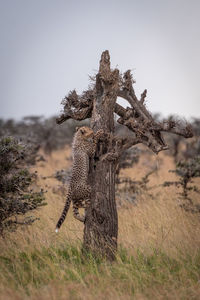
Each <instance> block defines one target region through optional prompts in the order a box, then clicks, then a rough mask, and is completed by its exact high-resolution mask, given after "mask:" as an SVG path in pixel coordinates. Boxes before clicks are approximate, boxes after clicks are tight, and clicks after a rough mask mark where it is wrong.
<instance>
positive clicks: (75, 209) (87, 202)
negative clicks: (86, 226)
mask: <svg viewBox="0 0 200 300" xmlns="http://www.w3.org/2000/svg"><path fill="white" fill-rule="evenodd" d="M89 206H90V199H86V200H85V204H84V205H83V206H82V207H83V208H85V209H86V208H88V207H89ZM79 208H80V206H77V205H75V204H74V205H73V215H74V218H75V219H77V220H79V221H81V222H85V218H86V215H85V213H84V215H82V216H81V215H80V213H79Z"/></svg>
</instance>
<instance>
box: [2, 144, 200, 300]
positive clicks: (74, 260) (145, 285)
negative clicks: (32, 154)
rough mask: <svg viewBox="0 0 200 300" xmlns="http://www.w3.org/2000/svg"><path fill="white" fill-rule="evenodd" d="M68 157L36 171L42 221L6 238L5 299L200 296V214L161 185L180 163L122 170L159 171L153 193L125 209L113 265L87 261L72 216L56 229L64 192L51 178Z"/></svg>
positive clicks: (62, 154)
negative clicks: (43, 202)
mask: <svg viewBox="0 0 200 300" xmlns="http://www.w3.org/2000/svg"><path fill="white" fill-rule="evenodd" d="M69 156H70V149H69V148H66V149H64V150H59V151H56V152H54V153H52V155H51V156H47V157H46V162H40V163H38V165H37V166H36V167H35V168H34V170H37V172H38V176H39V178H38V182H37V184H38V186H39V187H42V188H44V189H45V190H47V193H46V199H47V202H48V205H47V206H45V207H43V208H42V209H41V210H40V211H39V212H37V216H38V217H39V218H40V220H39V221H37V222H35V223H34V224H33V225H32V226H30V227H24V228H19V229H18V230H17V232H15V233H9V235H7V237H6V238H2V239H1V240H0V299H2V300H4V299H8V300H10V299H12V300H14V299H17V300H18V299H34V300H35V299H39V300H40V299H44V300H47V299H52V300H54V299H57V300H64V299H72V300H73V299H88V300H90V299H200V226H199V225H200V217H199V215H197V214H191V213H188V212H185V211H184V210H183V209H181V208H180V206H179V202H178V196H177V190H176V188H175V187H170V188H161V187H159V186H158V185H159V184H160V183H162V182H163V181H165V180H172V179H176V177H175V174H172V173H169V172H168V170H169V169H172V168H174V163H173V160H172V159H171V158H170V157H168V156H166V155H164V154H163V153H160V154H159V156H152V155H151V156H149V155H148V154H145V155H143V156H142V157H141V159H140V162H139V164H138V165H136V166H135V167H134V168H133V169H127V170H124V171H123V173H122V175H127V176H130V177H132V178H135V179H140V178H142V176H144V174H146V172H147V171H149V170H150V169H151V168H152V167H154V166H157V172H155V173H154V174H153V175H152V176H151V180H150V182H149V184H148V186H149V187H150V186H152V187H154V189H152V190H151V194H152V196H150V195H149V194H148V193H147V192H145V191H144V192H143V193H142V194H141V195H140V197H139V201H138V203H137V205H133V204H129V203H124V205H123V206H121V207H119V209H118V214H119V251H118V254H117V260H116V262H114V263H112V264H111V263H109V262H106V261H104V260H100V259H95V258H93V257H92V256H91V255H90V254H89V253H88V254H87V255H86V256H82V254H81V241H82V235H83V225H82V224H81V223H80V222H78V221H76V220H74V219H73V217H72V214H71V211H70V213H69V215H68V217H67V219H66V221H65V223H64V225H63V227H62V229H61V230H60V232H59V234H56V233H55V232H54V229H55V224H56V221H57V219H58V217H59V215H60V213H61V210H62V208H63V204H64V197H63V192H64V191H63V187H62V185H61V184H60V183H59V182H58V181H57V180H56V179H55V178H52V177H49V176H51V175H52V174H53V173H55V171H56V170H59V169H61V168H68V167H69V165H70V162H69V160H67V158H68V157H69ZM199 183H200V182H199V181H196V184H197V185H199ZM191 197H192V198H193V199H195V201H196V202H200V200H199V199H198V197H197V195H195V194H191Z"/></svg>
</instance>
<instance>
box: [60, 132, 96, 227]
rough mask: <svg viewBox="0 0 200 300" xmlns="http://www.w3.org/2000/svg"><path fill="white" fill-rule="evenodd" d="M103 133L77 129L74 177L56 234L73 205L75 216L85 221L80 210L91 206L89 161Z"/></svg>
mask: <svg viewBox="0 0 200 300" xmlns="http://www.w3.org/2000/svg"><path fill="white" fill-rule="evenodd" d="M101 134H102V131H101V130H99V131H98V132H97V133H96V134H94V132H93V130H92V129H91V128H89V127H86V126H84V127H80V128H78V129H77V131H76V133H75V135H74V138H73V143H72V156H73V167H72V176H71V179H70V183H69V189H68V194H67V199H66V203H65V206H64V209H63V212H62V215H61V217H60V219H59V220H58V223H57V225H56V232H58V229H59V228H60V226H61V225H62V223H63V222H64V220H65V217H66V215H67V212H68V210H69V207H70V203H71V201H72V203H73V215H74V217H75V218H76V219H78V220H79V221H81V222H84V221H85V216H81V215H80V214H79V211H78V209H79V208H81V207H83V208H86V207H88V206H89V204H90V196H91V187H90V186H89V185H88V173H89V159H90V157H92V156H93V155H94V154H95V149H96V144H97V141H98V138H99V137H100V136H101Z"/></svg>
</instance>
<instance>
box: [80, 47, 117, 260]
mask: <svg viewBox="0 0 200 300" xmlns="http://www.w3.org/2000/svg"><path fill="white" fill-rule="evenodd" d="M118 76H119V73H118V70H114V71H111V70H110V57H109V53H108V52H107V51H105V52H103V54H102V57H101V61H100V68H99V73H98V74H97V76H96V93H97V98H96V99H95V101H94V105H93V112H92V119H91V128H92V129H93V130H94V132H96V131H97V130H99V129H103V130H104V131H106V132H107V133H108V134H111V135H112V133H113V132H114V108H115V103H116V99H117V90H118V81H119V79H118ZM110 141H112V139H110ZM111 143H112V142H110V143H108V140H103V141H101V142H100V143H99V144H98V149H97V151H96V155H95V157H94V159H92V161H91V163H90V172H89V184H90V186H91V187H92V195H91V206H90V208H89V209H88V210H87V212H86V222H85V228H84V244H83V247H84V249H85V250H86V251H87V250H90V251H92V252H93V253H94V254H97V255H101V256H104V257H107V258H109V259H111V260H112V259H114V257H115V251H116V249H117V234H118V217H117V209H116V202H115V171H116V161H115V160H112V161H109V160H107V159H105V160H101V157H102V156H103V155H105V154H106V153H108V152H109V150H110V149H112V145H110V144H111Z"/></svg>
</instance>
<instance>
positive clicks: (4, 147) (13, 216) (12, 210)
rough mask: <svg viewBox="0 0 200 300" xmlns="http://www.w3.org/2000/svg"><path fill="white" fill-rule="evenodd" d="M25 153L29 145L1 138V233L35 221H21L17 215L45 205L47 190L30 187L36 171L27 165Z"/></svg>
mask: <svg viewBox="0 0 200 300" xmlns="http://www.w3.org/2000/svg"><path fill="white" fill-rule="evenodd" d="M25 154H26V152H25V146H24V145H22V144H20V143H19V142H18V141H17V140H16V139H14V138H13V137H3V138H1V139H0V234H2V233H3V231H4V230H5V229H12V230H13V229H15V228H16V227H17V225H23V224H31V223H32V222H34V220H36V218H34V217H30V216H29V217H24V218H23V219H22V218H20V220H19V219H18V218H17V216H19V215H21V216H22V215H23V216H24V215H25V214H26V213H27V212H29V211H32V210H35V209H37V208H39V207H40V206H42V205H45V203H44V193H43V191H42V190H41V191H39V192H34V191H33V190H31V189H30V185H31V184H32V182H33V181H34V179H35V178H36V174H31V173H30V172H29V171H28V169H27V168H26V167H25V160H24V157H25Z"/></svg>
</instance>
